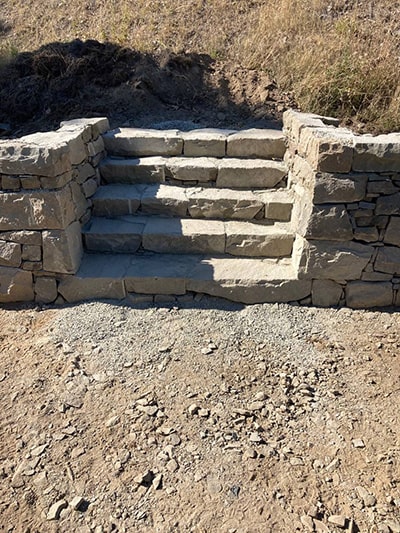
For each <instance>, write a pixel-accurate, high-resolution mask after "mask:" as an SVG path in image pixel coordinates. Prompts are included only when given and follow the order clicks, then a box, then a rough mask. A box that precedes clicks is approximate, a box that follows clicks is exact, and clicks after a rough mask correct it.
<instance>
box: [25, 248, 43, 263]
mask: <svg viewBox="0 0 400 533" xmlns="http://www.w3.org/2000/svg"><path fill="white" fill-rule="evenodd" d="M22 259H23V260H24V261H41V260H42V247H41V246H38V245H36V244H23V245H22Z"/></svg>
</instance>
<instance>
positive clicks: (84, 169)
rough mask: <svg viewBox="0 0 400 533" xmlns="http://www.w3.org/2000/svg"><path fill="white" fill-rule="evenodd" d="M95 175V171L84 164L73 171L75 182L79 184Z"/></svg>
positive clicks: (88, 164) (87, 164)
mask: <svg viewBox="0 0 400 533" xmlns="http://www.w3.org/2000/svg"><path fill="white" fill-rule="evenodd" d="M95 175H96V171H95V169H94V168H93V166H92V165H91V164H90V163H84V164H83V165H79V166H78V167H77V168H76V169H75V180H76V181H77V183H79V184H81V183H83V182H85V181H86V180H87V179H89V178H93V177H94V176H95Z"/></svg>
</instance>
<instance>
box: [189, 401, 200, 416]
mask: <svg viewBox="0 0 400 533" xmlns="http://www.w3.org/2000/svg"><path fill="white" fill-rule="evenodd" d="M198 411H199V406H198V405H196V404H195V403H192V404H191V405H189V407H188V413H189V414H190V415H191V416H193V415H195V414H197V413H198Z"/></svg>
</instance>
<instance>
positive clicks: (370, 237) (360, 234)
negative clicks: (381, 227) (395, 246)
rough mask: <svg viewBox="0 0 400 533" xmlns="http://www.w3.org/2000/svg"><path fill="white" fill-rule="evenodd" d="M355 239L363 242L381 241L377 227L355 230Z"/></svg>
mask: <svg viewBox="0 0 400 533" xmlns="http://www.w3.org/2000/svg"><path fill="white" fill-rule="evenodd" d="M354 239H355V240H356V241H363V242H376V241H378V240H379V231H378V229H377V228H375V227H364V228H355V230H354Z"/></svg>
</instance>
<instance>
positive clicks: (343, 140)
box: [299, 127, 354, 173]
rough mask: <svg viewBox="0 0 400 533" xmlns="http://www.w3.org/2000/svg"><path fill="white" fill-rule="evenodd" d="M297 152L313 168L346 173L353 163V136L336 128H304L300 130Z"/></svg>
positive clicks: (320, 170) (321, 170)
mask: <svg viewBox="0 0 400 533" xmlns="http://www.w3.org/2000/svg"><path fill="white" fill-rule="evenodd" d="M299 143H300V144H299V154H300V155H301V156H304V157H305V158H306V159H307V161H308V162H309V164H310V165H311V167H312V168H313V170H315V171H319V172H329V173H348V172H350V170H351V168H352V163H353V143H354V136H353V134H352V133H351V132H349V131H347V130H343V129H336V128H328V127H324V128H304V129H302V130H301V132H300V141H299Z"/></svg>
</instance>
